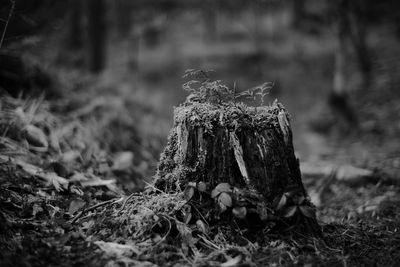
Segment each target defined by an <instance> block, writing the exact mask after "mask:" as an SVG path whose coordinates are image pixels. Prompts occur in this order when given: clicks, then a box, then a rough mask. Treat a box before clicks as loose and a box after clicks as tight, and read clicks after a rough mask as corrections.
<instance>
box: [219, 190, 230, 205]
mask: <svg viewBox="0 0 400 267" xmlns="http://www.w3.org/2000/svg"><path fill="white" fill-rule="evenodd" d="M218 201H219V202H220V203H222V204H224V205H225V206H227V207H232V198H231V196H230V195H229V194H227V193H225V192H222V193H221V194H220V195H219V197H218Z"/></svg>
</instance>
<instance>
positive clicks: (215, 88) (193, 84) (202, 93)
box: [182, 69, 274, 106]
mask: <svg viewBox="0 0 400 267" xmlns="http://www.w3.org/2000/svg"><path fill="white" fill-rule="evenodd" d="M212 72H214V71H213V70H206V71H204V70H195V69H188V70H186V71H185V74H184V75H183V78H184V79H190V80H189V81H188V82H186V83H184V84H183V86H182V87H183V89H184V90H185V91H188V92H189V93H190V95H189V96H188V101H190V102H209V103H217V104H223V103H225V104H231V103H234V102H235V101H236V100H237V99H240V98H247V99H251V100H253V101H257V100H259V103H260V105H261V106H263V105H264V100H265V96H266V95H267V94H269V92H270V90H271V89H272V88H273V86H274V83H273V82H265V83H263V84H261V85H258V86H255V87H252V88H250V89H247V90H245V91H243V92H241V93H238V94H237V93H236V90H235V89H236V88H235V87H236V86H234V88H229V87H228V86H226V85H225V84H223V82H222V81H221V80H212V79H211V78H210V73H212Z"/></svg>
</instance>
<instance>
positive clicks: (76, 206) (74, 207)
mask: <svg viewBox="0 0 400 267" xmlns="http://www.w3.org/2000/svg"><path fill="white" fill-rule="evenodd" d="M85 205H86V202H85V201H83V200H80V199H75V200H72V201H71V202H70V203H69V209H68V213H69V214H70V215H73V214H75V212H77V211H78V210H80V209H81V208H83V207H84V206H85Z"/></svg>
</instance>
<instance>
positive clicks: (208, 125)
mask: <svg viewBox="0 0 400 267" xmlns="http://www.w3.org/2000/svg"><path fill="white" fill-rule="evenodd" d="M155 186H156V187H157V188H158V189H160V190H163V191H166V192H174V191H177V190H180V189H182V190H186V191H187V188H189V189H191V190H189V191H188V199H190V198H192V197H193V195H194V190H193V189H192V188H194V189H197V190H198V191H199V194H206V195H210V196H211V198H212V199H213V200H214V201H215V202H216V203H217V204H219V206H218V205H217V206H216V207H217V208H216V209H218V210H219V212H218V213H219V214H221V213H227V211H229V209H232V214H233V215H234V217H236V218H239V219H245V218H246V217H248V216H249V214H250V212H251V211H254V212H255V213H258V217H259V218H260V220H261V221H268V220H270V219H271V218H272V219H273V218H275V219H276V218H282V219H281V220H282V221H284V222H285V224H286V225H288V224H290V225H293V224H302V225H304V224H307V225H308V226H307V228H308V229H309V230H310V229H311V231H313V232H318V229H319V227H318V224H317V222H316V219H315V208H314V206H313V205H312V204H311V202H310V201H309V198H308V197H307V193H306V191H305V189H304V186H303V183H302V180H301V173H300V168H299V162H298V160H297V158H296V157H295V154H294V149H293V143H292V131H291V127H290V124H289V116H288V113H287V112H286V110H285V108H284V107H283V106H282V105H281V104H280V103H278V102H277V101H275V102H274V103H273V104H272V105H270V106H261V107H250V106H246V105H245V104H243V103H228V104H227V103H210V102H197V101H195V102H191V101H186V102H185V103H183V104H182V105H181V106H179V107H176V108H175V110H174V126H173V128H172V130H171V132H170V135H169V138H168V144H167V146H166V148H165V150H164V152H163V153H162V155H161V159H160V162H159V165H158V170H157V174H156V179H155ZM185 188H186V189H185ZM225 193H226V194H225ZM218 195H219V196H218ZM221 195H223V197H221ZM227 196H229V197H227ZM205 199H206V198H205V197H200V198H197V200H196V201H197V202H199V201H200V202H201V201H205ZM254 202H257V203H254ZM246 203H247V204H246ZM260 206H261V207H264V208H263V209H264V211H263V210H262V209H261V210H260V208H259V207H260ZM207 214H208V213H207ZM309 226H311V227H309Z"/></svg>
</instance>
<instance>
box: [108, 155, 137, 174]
mask: <svg viewBox="0 0 400 267" xmlns="http://www.w3.org/2000/svg"><path fill="white" fill-rule="evenodd" d="M133 157H134V155H133V153H132V152H131V151H123V152H120V153H118V154H117V155H115V157H114V160H113V165H112V166H111V169H112V170H118V171H121V170H127V169H129V168H130V167H131V166H132V163H133Z"/></svg>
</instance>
